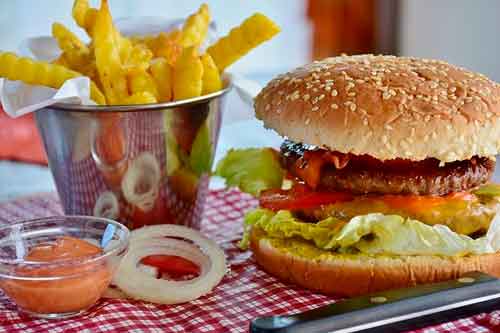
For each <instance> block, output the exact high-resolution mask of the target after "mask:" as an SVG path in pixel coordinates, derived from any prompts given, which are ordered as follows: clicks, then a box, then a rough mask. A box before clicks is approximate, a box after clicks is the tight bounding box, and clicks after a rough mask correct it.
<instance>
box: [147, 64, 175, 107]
mask: <svg viewBox="0 0 500 333" xmlns="http://www.w3.org/2000/svg"><path fill="white" fill-rule="evenodd" d="M149 70H150V72H151V75H152V76H153V79H154V80H155V83H156V87H157V89H158V95H159V98H158V101H160V102H170V101H171V100H172V67H171V66H170V64H169V63H168V61H167V59H165V58H157V59H154V60H153V61H152V62H151V65H150V67H149Z"/></svg>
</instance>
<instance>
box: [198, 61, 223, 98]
mask: <svg viewBox="0 0 500 333" xmlns="http://www.w3.org/2000/svg"><path fill="white" fill-rule="evenodd" d="M201 63H202V64H203V77H202V87H203V88H202V91H201V94H202V95H206V94H210V93H213V92H215V91H219V90H221V89H222V81H221V78H220V74H219V69H218V68H217V66H215V63H214V61H213V59H212V57H211V56H210V54H208V53H205V54H204V55H202V56H201Z"/></svg>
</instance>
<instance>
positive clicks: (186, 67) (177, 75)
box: [173, 47, 203, 101]
mask: <svg viewBox="0 0 500 333" xmlns="http://www.w3.org/2000/svg"><path fill="white" fill-rule="evenodd" d="M202 77H203V64H202V63H201V60H200V57H198V53H197V51H196V49H195V48H194V47H189V48H186V49H184V51H183V52H182V54H181V56H180V57H179V59H177V61H176V63H175V65H174V73H173V78H174V81H173V82H174V84H173V92H174V100H176V101H177V100H180V99H186V98H193V97H197V96H200V95H201V90H202Z"/></svg>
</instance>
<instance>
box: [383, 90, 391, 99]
mask: <svg viewBox="0 0 500 333" xmlns="http://www.w3.org/2000/svg"><path fill="white" fill-rule="evenodd" d="M391 96H392V95H391V93H389V92H388V91H384V93H383V94H382V98H383V99H389V98H391Z"/></svg>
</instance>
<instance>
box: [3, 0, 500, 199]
mask: <svg viewBox="0 0 500 333" xmlns="http://www.w3.org/2000/svg"><path fill="white" fill-rule="evenodd" d="M92 2H93V4H94V5H97V4H98V1H92ZM205 2H207V3H208V4H209V5H210V8H211V11H212V15H213V17H214V20H215V22H216V24H217V29H218V32H219V33H220V34H225V33H227V32H228V31H229V29H230V28H231V27H233V26H236V25H238V24H239V23H240V22H241V21H242V20H243V19H244V18H246V17H247V16H249V15H250V14H251V13H253V12H255V11H259V12H262V13H264V14H266V15H267V16H269V17H270V18H272V19H273V20H274V21H275V22H277V23H278V24H279V25H280V26H281V28H282V32H281V33H280V34H279V35H278V36H277V37H276V38H275V39H273V40H272V41H271V42H269V43H266V44H264V45H262V46H260V47H259V48H258V49H256V50H254V51H252V52H251V54H249V55H248V56H246V57H245V58H244V59H242V60H241V61H239V62H238V63H237V64H236V65H234V66H233V67H231V68H230V70H231V72H235V73H238V74H241V75H243V76H245V77H247V78H249V79H252V80H255V81H257V82H258V83H259V84H261V85H264V84H265V83H266V82H267V81H268V80H269V79H271V78H272V77H273V76H275V75H276V74H279V73H282V72H285V71H287V70H290V69H292V68H294V67H296V66H299V65H302V64H304V63H307V62H309V61H311V60H313V59H321V58H324V57H328V56H335V55H339V54H342V53H346V54H357V53H384V54H396V55H408V56H417V57H427V58H439V59H444V60H446V61H449V62H451V63H453V64H457V65H460V66H463V67H466V68H469V69H472V70H475V71H479V72H482V73H484V74H486V75H487V76H489V77H490V78H492V79H494V80H497V81H500V62H499V61H498V60H497V59H498V54H500V43H498V34H499V32H500V20H498V17H497V16H498V13H499V12H500V1H495V0H475V1H467V0H441V1H433V0H419V1H415V0H414V1H412V0H272V1H268V0H253V1H227V0H207V1H205ZM72 3H73V1H72V0H44V1H38V0H16V1H11V0H0V49H1V50H10V51H16V50H17V49H18V46H19V44H20V42H21V41H22V40H23V39H25V38H28V37H32V36H38V35H49V34H50V30H51V23H52V22H53V21H59V22H62V23H64V24H66V25H67V26H68V27H70V28H71V29H72V30H73V31H75V32H77V33H78V34H79V35H80V36H81V37H82V38H83V37H85V34H84V33H83V31H81V30H79V29H78V28H77V27H76V25H75V24H74V23H73V21H72V19H71V16H70V13H71V6H72ZM201 3H202V1H194V0H183V1H179V0H142V1H138V0H110V4H111V9H112V12H113V16H114V17H115V18H123V17H130V16H134V17H136V16H162V17H170V18H181V17H186V16H187V15H189V14H190V13H192V12H194V11H195V10H196V9H197V8H198V6H199V5H200V4H201ZM239 113H240V114H245V117H246V116H248V115H249V114H251V111H250V110H248V107H246V106H245V105H243V104H242V103H241V102H240V101H239V100H238V98H237V97H236V96H235V95H234V94H233V96H231V98H230V100H229V102H228V104H227V110H226V114H228V116H227V117H226V118H227V120H226V122H225V126H224V128H223V130H222V133H221V141H220V144H219V151H221V152H222V151H224V150H225V149H227V147H229V146H250V145H259V144H268V143H269V142H277V141H279V138H276V137H275V136H274V135H273V134H272V133H269V132H262V133H261V134H262V135H260V134H259V135H256V132H255V131H259V130H261V129H260V127H259V126H260V125H259V124H258V123H257V122H256V121H251V120H250V121H241V120H242V119H243V118H244V117H234V115H238V114H239ZM234 119H239V120H240V121H239V122H232V121H230V120H234ZM219 155H220V154H219ZM0 160H1V161H0V182H1V183H2V184H3V186H2V187H3V189H2V190H1V191H0V200H6V199H10V198H13V197H16V196H19V195H24V194H29V193H32V192H40V191H47V190H53V188H54V187H53V184H52V179H51V176H50V173H49V171H48V169H47V168H46V167H45V163H46V161H45V156H44V152H43V148H42V146H41V144H40V142H39V138H38V135H37V133H36V127H35V126H34V124H33V121H32V117H31V116H27V117H22V118H19V119H15V120H12V119H9V118H7V116H6V115H5V114H4V113H3V112H2V113H0Z"/></svg>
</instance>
